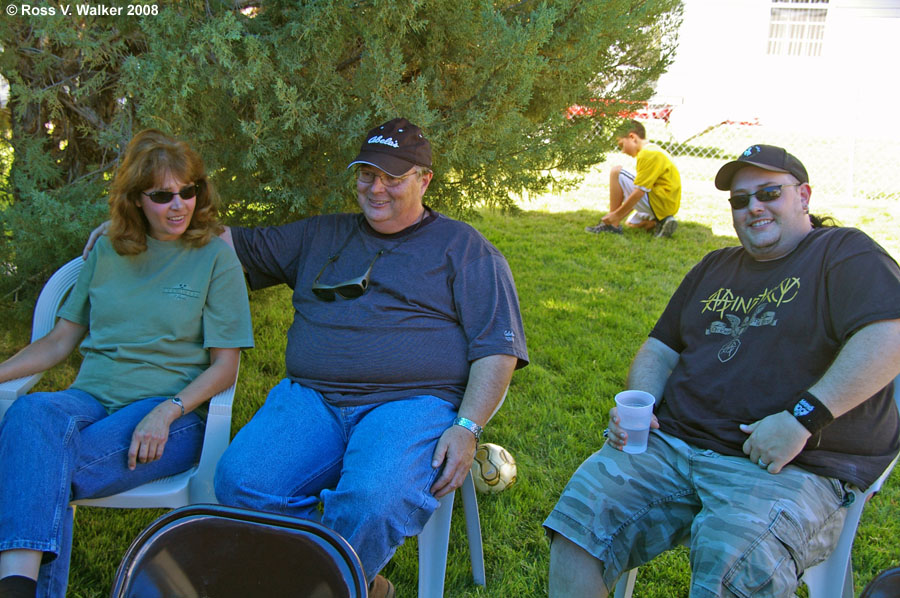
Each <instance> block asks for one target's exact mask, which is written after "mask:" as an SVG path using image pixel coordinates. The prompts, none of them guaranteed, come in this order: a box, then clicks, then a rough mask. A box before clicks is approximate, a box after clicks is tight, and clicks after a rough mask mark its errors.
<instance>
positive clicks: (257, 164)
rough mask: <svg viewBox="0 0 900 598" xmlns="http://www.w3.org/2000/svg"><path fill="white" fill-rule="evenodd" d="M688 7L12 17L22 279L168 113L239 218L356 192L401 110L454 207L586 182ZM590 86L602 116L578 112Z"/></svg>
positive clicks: (320, 206) (492, 0)
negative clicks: (371, 150)
mask: <svg viewBox="0 0 900 598" xmlns="http://www.w3.org/2000/svg"><path fill="white" fill-rule="evenodd" d="M132 3H133V2H132ZM51 4H53V3H51ZM108 4H110V5H122V6H126V3H125V2H121V3H117V2H109V3H108ZM680 18H681V2H680V0H604V1H603V2H597V1H596V0H542V1H539V0H522V1H519V2H515V1H512V0H508V1H499V0H411V1H408V2H385V1H382V0H303V1H300V2H298V1H297V0H258V1H255V2H247V1H240V2H232V1H228V2H225V1H221V0H206V1H204V2H201V1H199V0H185V1H180V2H174V1H172V2H163V3H160V4H159V10H158V14H157V15H152V16H146V17H143V18H131V19H127V18H124V17H116V18H113V17H84V16H82V17H73V16H68V17H66V18H59V17H56V18H48V17H19V18H16V19H5V20H4V21H2V22H0V39H3V40H4V45H3V49H2V53H0V74H2V75H3V76H4V77H5V78H6V79H8V80H9V81H10V83H11V96H10V103H9V108H10V123H11V124H10V129H9V135H7V137H6V139H5V143H7V144H8V146H9V147H10V148H11V149H12V155H13V156H14V160H13V161H12V165H11V170H10V176H9V180H8V185H7V186H6V187H4V188H3V189H2V191H0V192H2V193H3V199H0V202H3V203H0V228H2V236H0V264H5V265H6V266H7V267H9V268H12V274H13V275H11V276H7V277H5V278H6V280H5V281H4V283H2V284H3V285H4V287H5V291H2V292H5V293H9V292H10V289H15V288H18V287H20V286H21V285H22V284H23V282H25V281H27V280H30V279H34V280H35V281H37V280H41V279H42V278H44V277H45V276H46V274H47V273H48V272H49V271H51V270H52V269H53V268H54V267H56V266H58V265H59V264H60V263H61V262H62V261H64V260H65V258H66V257H70V256H71V255H73V253H74V252H76V251H77V249H78V247H80V244H81V242H82V241H83V238H84V235H85V233H86V231H87V230H89V229H90V228H91V227H92V226H93V225H95V224H96V223H97V222H99V221H100V220H102V219H103V214H104V212H105V209H106V205H105V185H106V183H107V182H108V179H109V177H110V174H111V172H112V171H113V170H114V168H115V162H116V159H117V157H118V156H119V153H120V152H121V150H122V148H124V145H125V143H127V141H128V139H129V138H130V136H131V135H132V134H133V133H135V132H137V131H138V130H139V129H140V128H143V127H148V126H152V127H157V128H160V129H163V130H165V131H168V132H171V133H174V134H177V135H179V136H182V137H183V138H186V139H188V140H190V141H191V142H192V143H194V144H195V146H196V147H197V148H198V149H199V150H200V152H201V154H202V155H203V156H204V158H205V160H206V162H207V167H208V168H209V169H210V170H211V171H212V172H213V173H214V175H213V180H214V181H215V183H216V184H217V185H218V186H219V189H220V192H221V194H222V197H223V198H224V201H225V202H226V205H225V209H224V215H225V218H226V221H227V222H229V223H232V224H261V223H270V224H271V223H279V222H284V221H287V220H290V219H295V218H299V217H303V216H306V215H310V214H314V213H321V212H330V211H338V210H345V209H352V207H353V204H354V201H355V199H354V198H355V195H354V193H353V180H352V176H351V174H350V173H348V172H347V170H346V165H347V163H348V161H349V160H350V159H351V158H352V157H353V155H355V152H356V151H357V149H358V147H359V143H360V141H361V139H362V135H363V133H364V132H365V131H367V130H368V129H369V128H371V127H372V126H374V125H375V124H377V123H379V122H382V121H385V120H387V119H389V118H393V117H395V116H400V115H402V116H406V117H407V118H409V119H410V120H411V121H413V122H415V123H416V124H418V125H420V126H421V127H422V128H423V129H424V130H425V132H426V134H427V135H428V137H429V138H430V139H431V141H432V145H433V150H434V155H435V163H434V170H435V179H434V182H433V183H432V186H431V188H430V189H429V192H428V197H427V201H428V202H429V204H430V205H432V206H433V207H435V208H436V209H438V210H441V211H444V212H447V213H450V214H453V215H457V216H460V215H463V216H464V215H465V214H467V213H471V210H472V209H473V208H474V207H477V206H479V205H495V206H499V207H502V208H506V209H514V206H515V200H516V198H518V197H521V195H522V194H523V193H540V192H542V191H545V190H547V189H548V188H555V189H560V188H566V187H568V186H571V185H572V184H573V183H574V182H575V181H576V180H577V173H579V172H583V171H584V170H586V169H587V168H588V167H589V166H591V165H592V164H595V163H597V162H599V161H601V160H602V154H603V152H604V151H606V150H607V149H609V147H610V144H611V143H612V140H611V137H612V136H611V134H609V133H606V131H611V130H614V129H615V124H616V123H615V122H612V121H617V120H618V119H619V118H621V114H622V113H623V111H624V110H627V109H628V108H629V107H630V106H633V102H635V101H640V100H646V99H647V98H649V96H650V95H651V93H652V88H653V85H654V83H655V81H656V79H657V78H658V77H659V75H660V74H661V73H662V72H663V71H664V69H665V67H666V66H667V65H668V63H669V62H670V60H671V58H672V53H673V52H674V48H675V42H676V39H675V32H676V30H677V27H678V24H679V22H680ZM589 102H590V105H591V106H592V108H594V111H595V112H594V115H593V117H592V118H575V119H569V118H567V113H566V108H567V107H568V106H570V105H573V104H588V103H589ZM598 131H599V132H600V134H599V135H598V134H597V133H598ZM4 155H8V153H7V154H3V153H2V152H0V166H2V159H3V156H4Z"/></svg>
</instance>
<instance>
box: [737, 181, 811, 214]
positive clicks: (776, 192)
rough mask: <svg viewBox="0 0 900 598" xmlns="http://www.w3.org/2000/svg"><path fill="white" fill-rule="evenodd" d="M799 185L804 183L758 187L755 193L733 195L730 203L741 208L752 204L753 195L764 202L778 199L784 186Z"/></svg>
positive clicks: (738, 208)
mask: <svg viewBox="0 0 900 598" xmlns="http://www.w3.org/2000/svg"><path fill="white" fill-rule="evenodd" d="M797 185H802V183H791V184H790V185H769V186H768V187H763V188H762V189H758V190H756V191H754V192H753V193H741V194H740V195H732V196H731V197H729V198H728V203H730V204H731V209H732V210H740V209H743V208H746V207H747V206H748V205H750V198H751V197H755V198H756V199H757V200H758V201H762V202H768V201H775V200H776V199H778V198H779V197H781V189H782V187H796V186H797Z"/></svg>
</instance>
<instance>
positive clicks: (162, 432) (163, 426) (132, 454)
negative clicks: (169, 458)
mask: <svg viewBox="0 0 900 598" xmlns="http://www.w3.org/2000/svg"><path fill="white" fill-rule="evenodd" d="M179 417H181V407H179V406H178V405H176V404H175V403H173V402H172V401H170V400H166V401H163V402H162V403H160V404H159V405H157V406H156V407H154V408H153V410H152V411H151V412H150V413H148V414H147V415H145V416H144V419H142V420H141V421H140V422H139V423H138V425H137V426H136V427H135V428H134V432H133V433H132V434H131V446H130V447H129V448H128V469H130V470H132V471H134V468H135V467H137V464H138V462H140V463H150V462H152V461H156V460H157V459H159V458H161V457H162V456H163V451H164V450H165V448H166V442H167V441H168V440H169V426H171V425H172V422H173V421H175V420H176V419H178V418H179Z"/></svg>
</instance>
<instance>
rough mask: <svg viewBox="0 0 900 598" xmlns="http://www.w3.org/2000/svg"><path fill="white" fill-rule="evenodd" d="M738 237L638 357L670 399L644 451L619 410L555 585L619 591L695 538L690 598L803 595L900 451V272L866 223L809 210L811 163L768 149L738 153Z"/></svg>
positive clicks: (588, 481) (574, 487)
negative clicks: (833, 222)
mask: <svg viewBox="0 0 900 598" xmlns="http://www.w3.org/2000/svg"><path fill="white" fill-rule="evenodd" d="M716 187H717V188H719V189H722V190H730V193H731V197H730V198H729V202H730V204H731V208H732V219H733V224H734V228H735V232H736V233H737V236H738V238H739V240H740V242H741V247H733V248H727V249H723V250H719V251H714V252H712V253H711V254H709V255H707V256H706V257H705V258H704V259H703V260H702V261H701V262H700V263H699V264H698V265H697V266H695V267H694V269H692V270H691V272H690V273H689V274H688V275H687V276H686V277H685V279H684V281H682V283H681V285H680V286H679V288H678V290H677V291H676V292H675V294H674V295H673V296H672V298H671V300H670V301H669V304H668V306H667V307H666V310H665V312H664V313H663V315H662V316H661V317H660V319H659V321H658V322H657V324H656V326H655V327H654V328H653V330H652V331H651V333H650V338H648V339H647V341H646V342H645V343H644V345H643V346H642V347H641V349H640V350H639V352H638V354H637V356H636V357H635V359H634V362H633V363H632V366H631V369H630V371H629V375H628V387H629V388H631V389H638V390H644V391H647V392H649V393H651V394H652V395H653V396H655V397H657V406H656V415H655V416H654V419H653V423H652V424H651V425H652V427H653V428H654V430H653V431H652V433H651V437H650V442H649V445H648V449H647V452H646V453H643V454H638V455H629V454H626V453H624V452H623V451H622V450H621V449H622V448H623V447H624V446H625V444H627V442H628V438H627V435H626V434H625V432H624V431H623V430H622V428H621V427H620V426H619V420H618V416H617V414H616V410H615V409H613V410H612V411H611V412H610V425H609V431H608V439H609V440H608V442H607V444H606V445H605V446H604V447H603V448H602V449H601V450H600V451H598V452H597V453H595V454H594V455H592V456H591V457H589V458H588V459H587V460H586V461H585V462H584V464H582V466H581V467H580V468H579V469H578V471H577V472H576V473H575V475H574V476H573V478H572V480H571V481H570V483H569V485H568V486H567V488H566V490H565V491H564V492H563V495H562V497H561V498H560V500H559V502H558V504H557V506H556V508H555V509H554V511H553V512H552V513H551V514H550V516H549V517H548V519H547V521H546V522H545V524H544V525H545V527H546V528H547V530H548V533H549V534H550V535H551V538H552V545H551V561H550V596H551V598H552V597H556V596H567V597H573V596H605V595H606V594H607V592H608V590H609V589H610V588H612V586H613V585H614V584H615V581H616V579H617V578H618V576H619V575H620V574H621V573H622V572H624V571H627V570H629V569H632V568H634V567H636V566H639V565H641V564H643V563H645V562H648V561H649V560H651V559H652V558H653V557H655V556H656V555H657V554H659V553H661V552H663V551H665V550H667V549H668V548H670V547H672V546H673V545H675V544H677V543H678V542H679V541H680V540H684V539H688V538H689V539H690V542H691V565H692V576H691V595H692V596H707V595H708V596H748V595H753V596H792V595H793V592H794V590H795V589H796V587H797V585H798V578H799V576H800V575H801V574H802V573H803V571H804V570H806V569H807V568H808V567H810V566H812V565H815V564H816V563H818V562H820V561H821V560H823V559H824V558H826V557H827V556H828V554H830V552H831V550H832V549H833V547H834V544H835V543H836V541H837V537H838V535H839V533H840V530H841V526H842V523H843V520H844V514H845V509H844V508H843V507H844V506H846V505H845V496H846V493H845V491H844V486H843V485H844V484H845V483H851V484H854V485H856V486H859V487H862V488H865V487H867V486H868V485H870V484H871V483H872V482H873V481H874V480H875V479H876V478H877V477H878V476H879V475H880V474H881V472H882V471H884V469H885V468H886V467H887V466H888V465H889V464H890V462H891V461H892V459H893V458H894V456H895V455H896V454H897V452H898V448H900V446H898V429H900V418H898V414H897V407H896V405H895V404H894V401H893V399H892V384H891V380H892V379H893V378H894V377H895V376H896V375H897V374H898V372H900V268H898V266H897V263H896V262H895V261H894V260H893V259H892V258H891V257H890V256H889V255H888V254H887V253H886V252H884V250H882V249H881V248H880V247H879V246H878V245H877V244H876V243H875V242H874V241H872V240H871V239H870V238H869V237H867V236H866V235H864V234H863V233H861V232H860V231H858V230H855V229H847V228H837V227H823V226H822V222H821V221H820V220H819V219H818V218H815V217H813V216H810V214H809V200H810V196H811V188H810V186H809V179H808V176H807V172H806V169H805V168H804V167H803V165H802V164H801V163H800V161H799V160H798V159H797V158H796V157H794V156H793V155H791V154H790V153H788V152H786V151H785V150H784V149H782V148H778V147H773V146H767V145H754V146H751V147H750V148H748V149H747V150H746V151H745V152H744V153H743V154H742V155H741V156H740V157H739V158H738V159H737V160H734V161H732V162H729V163H728V164H726V165H725V166H723V167H722V168H721V169H720V171H719V173H718V175H717V176H716Z"/></svg>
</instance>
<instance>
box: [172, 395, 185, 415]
mask: <svg viewBox="0 0 900 598" xmlns="http://www.w3.org/2000/svg"><path fill="white" fill-rule="evenodd" d="M170 400H171V401H172V402H173V403H175V404H176V405H178V406H179V407H181V415H182V416H184V403H182V402H181V399H179V398H178V397H172V398H171V399H170Z"/></svg>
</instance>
